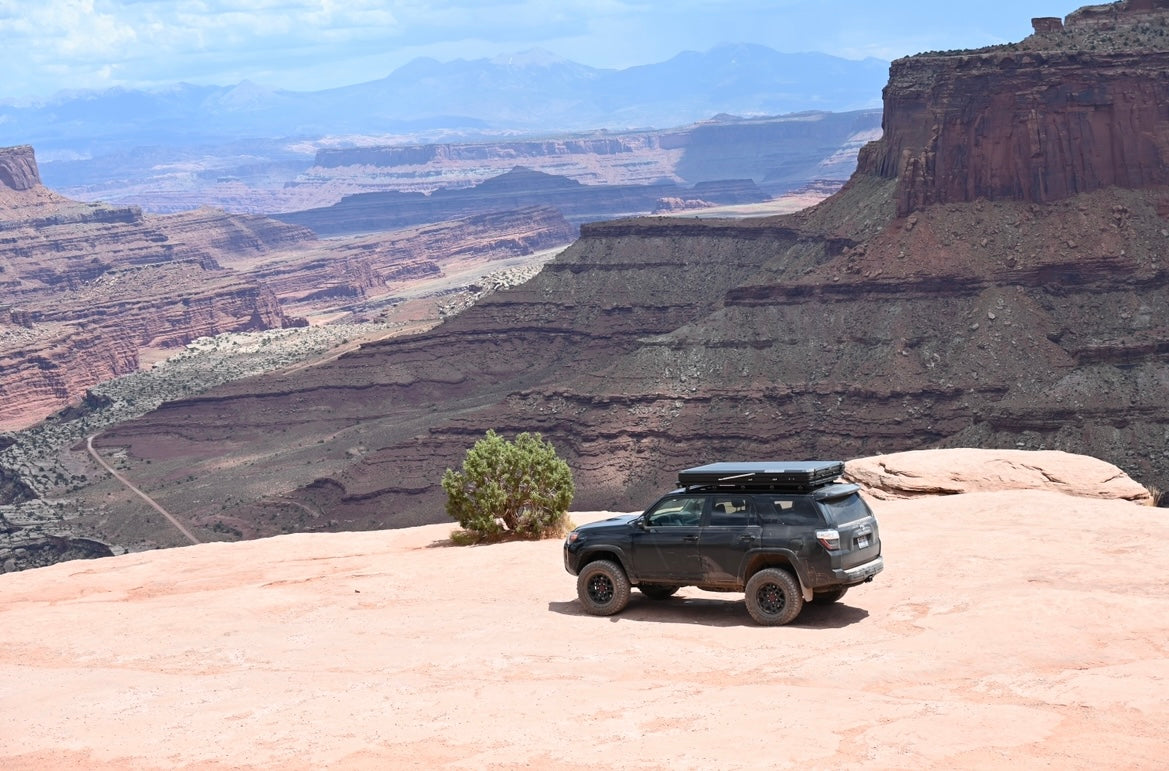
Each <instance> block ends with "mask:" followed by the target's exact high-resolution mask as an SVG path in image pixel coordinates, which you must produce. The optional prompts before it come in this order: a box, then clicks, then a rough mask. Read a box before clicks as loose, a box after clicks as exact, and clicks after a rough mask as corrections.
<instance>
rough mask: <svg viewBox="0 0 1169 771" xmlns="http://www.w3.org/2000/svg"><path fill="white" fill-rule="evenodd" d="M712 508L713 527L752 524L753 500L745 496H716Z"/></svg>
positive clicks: (711, 522) (711, 519)
mask: <svg viewBox="0 0 1169 771" xmlns="http://www.w3.org/2000/svg"><path fill="white" fill-rule="evenodd" d="M713 500H714V502H713V504H712V505H711V507H710V524H711V525H712V526H716V527H717V526H726V525H749V524H751V520H752V517H751V508H752V507H751V499H750V498H749V497H747V496H745V495H737V496H728V495H716V496H714V499H713Z"/></svg>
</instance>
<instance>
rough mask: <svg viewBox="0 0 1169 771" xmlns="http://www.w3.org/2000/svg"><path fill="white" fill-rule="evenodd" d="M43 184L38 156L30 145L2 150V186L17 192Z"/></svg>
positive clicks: (0, 153)
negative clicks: (37, 160) (38, 165)
mask: <svg viewBox="0 0 1169 771" xmlns="http://www.w3.org/2000/svg"><path fill="white" fill-rule="evenodd" d="M39 184H41V175H40V172H39V171H38V170H37V162H36V155H35V154H34V153H33V149H32V148H31V147H29V146H28V145H22V146H20V147H6V148H0V186H3V187H6V188H8V189H9V190H15V191H17V192H20V191H23V190H31V189H33V188H34V187H36V186H38V185H39Z"/></svg>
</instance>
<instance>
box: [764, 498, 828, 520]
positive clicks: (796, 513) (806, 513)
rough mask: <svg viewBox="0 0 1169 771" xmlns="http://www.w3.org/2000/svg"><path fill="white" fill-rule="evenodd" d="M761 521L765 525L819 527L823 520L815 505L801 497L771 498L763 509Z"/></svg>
mask: <svg viewBox="0 0 1169 771" xmlns="http://www.w3.org/2000/svg"><path fill="white" fill-rule="evenodd" d="M763 521H764V522H766V523H767V524H778V525H794V526H809V525H811V526H820V525H823V524H824V518H823V517H822V516H820V512H819V511H818V510H817V509H816V504H815V503H813V502H812V501H811V500H809V499H808V498H805V497H803V496H784V495H776V496H772V497H771V498H770V500H769V505H767V506H764V507H763Z"/></svg>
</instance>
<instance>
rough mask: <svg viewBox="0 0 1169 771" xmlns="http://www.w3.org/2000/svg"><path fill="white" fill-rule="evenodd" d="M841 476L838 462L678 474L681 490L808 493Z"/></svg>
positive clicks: (731, 466)
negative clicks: (714, 489) (711, 488)
mask: <svg viewBox="0 0 1169 771" xmlns="http://www.w3.org/2000/svg"><path fill="white" fill-rule="evenodd" d="M843 473H844V462H843V461H838V460H810V461H757V462H724V463H708V464H707V465H705V466H695V467H694V468H688V469H683V470H682V471H679V472H678V485H679V486H680V487H686V488H695V487H717V488H718V489H735V490H757V491H782V492H808V491H810V490H814V489H816V488H818V487H824V486H825V485H829V484H832V482H834V481H836V478H837V477H839V476H840V475H841V474H843Z"/></svg>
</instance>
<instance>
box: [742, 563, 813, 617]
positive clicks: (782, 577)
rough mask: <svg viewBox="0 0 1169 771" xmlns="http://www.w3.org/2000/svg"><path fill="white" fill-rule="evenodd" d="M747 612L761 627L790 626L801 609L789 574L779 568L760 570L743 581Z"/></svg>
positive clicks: (796, 587)
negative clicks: (788, 624)
mask: <svg viewBox="0 0 1169 771" xmlns="http://www.w3.org/2000/svg"><path fill="white" fill-rule="evenodd" d="M744 599H745V600H746V603H747V612H748V613H750V614H751V618H753V619H755V621H756V623H759V624H762V625H763V626H782V625H783V624H787V623H790V622H791V621H793V620H794V619H795V617H796V616H798V615H800V611H801V610H803V608H804V596H803V595H802V594H801V593H800V585H799V583H798V582H797V581H796V579H795V578H794V577H793V576H792V574H791V573H789V572H787V571H786V570H781V569H779V568H768V569H766V570H760V571H759V572H758V573H756V574H755V575H753V576H751V579H750V580H749V581H747V591H746V594H745V596H744Z"/></svg>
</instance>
